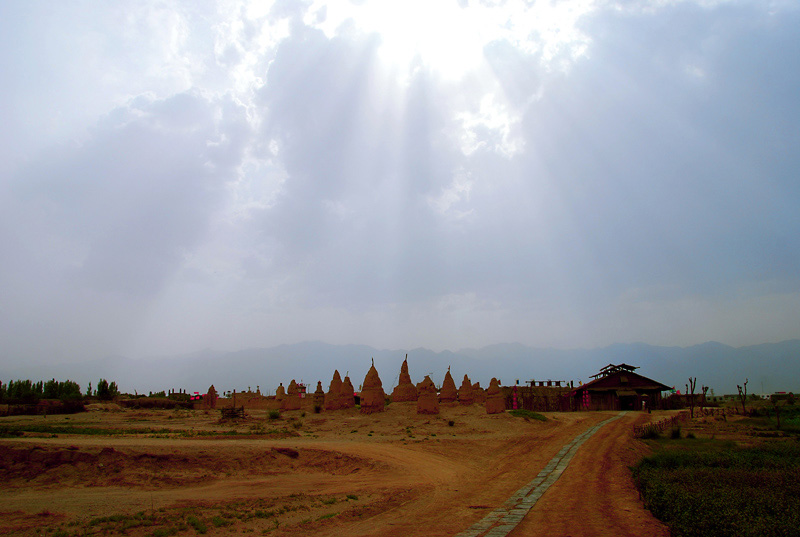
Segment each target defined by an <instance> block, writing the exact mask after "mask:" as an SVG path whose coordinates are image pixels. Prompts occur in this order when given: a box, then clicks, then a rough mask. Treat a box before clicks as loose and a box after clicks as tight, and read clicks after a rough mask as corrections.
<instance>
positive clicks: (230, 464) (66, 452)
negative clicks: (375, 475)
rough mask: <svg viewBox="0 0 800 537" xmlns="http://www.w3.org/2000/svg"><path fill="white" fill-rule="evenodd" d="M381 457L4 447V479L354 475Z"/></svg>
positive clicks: (143, 481) (134, 483) (67, 482)
mask: <svg viewBox="0 0 800 537" xmlns="http://www.w3.org/2000/svg"><path fill="white" fill-rule="evenodd" d="M379 467H380V464H379V463H377V462H376V461H371V460H366V459H361V458H358V457H355V456H351V455H345V454H342V453H338V452H334V451H327V450H321V449H310V448H309V449H294V448H287V447H277V448H269V449H259V450H256V449H252V450H246V451H243V450H236V449H230V450H228V449H226V450H215V451H213V452H210V451H206V450H202V449H200V450H195V449H191V448H190V449H184V450H182V451H181V452H163V453H151V452H140V451H134V450H119V449H114V448H112V447H104V448H102V449H99V450H98V449H90V448H87V449H82V448H79V447H77V446H69V447H49V446H47V447H42V446H33V447H29V446H27V445H19V446H9V445H0V480H1V481H2V482H3V484H4V486H5V487H7V488H20V487H30V486H31V485H33V486H40V487H50V486H59V487H62V486H87V487H99V486H109V485H114V486H126V487H146V488H150V487H163V486H178V485H191V484H193V483H201V482H208V481H213V480H215V479H218V478H222V477H230V476H231V475H237V474H247V475H251V476H252V475H276V474H280V473H287V472H297V471H301V472H325V473H327V474H333V475H337V474H350V473H352V472H353V471H358V470H361V469H365V468H369V469H375V468H379Z"/></svg>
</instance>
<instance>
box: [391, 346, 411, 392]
mask: <svg viewBox="0 0 800 537" xmlns="http://www.w3.org/2000/svg"><path fill="white" fill-rule="evenodd" d="M416 400H417V387H416V386H414V383H413V382H411V375H409V374H408V355H407V354H406V359H405V360H403V365H401V366H400V379H399V381H398V383H397V386H395V387H394V390H392V402H393V403H398V402H401V401H416Z"/></svg>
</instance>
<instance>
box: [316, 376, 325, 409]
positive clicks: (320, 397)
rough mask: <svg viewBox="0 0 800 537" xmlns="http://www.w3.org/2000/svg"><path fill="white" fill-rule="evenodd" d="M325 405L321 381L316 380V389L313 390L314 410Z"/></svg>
mask: <svg viewBox="0 0 800 537" xmlns="http://www.w3.org/2000/svg"><path fill="white" fill-rule="evenodd" d="M324 407H325V392H324V391H323V390H322V381H320V380H318V381H317V391H315V392H314V409H315V410H314V411H315V412H317V409H319V410H322V409H323V408H324Z"/></svg>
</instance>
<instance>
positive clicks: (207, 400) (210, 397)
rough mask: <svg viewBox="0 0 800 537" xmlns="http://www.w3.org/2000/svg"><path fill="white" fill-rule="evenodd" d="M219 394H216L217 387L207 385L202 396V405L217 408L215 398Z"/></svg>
mask: <svg viewBox="0 0 800 537" xmlns="http://www.w3.org/2000/svg"><path fill="white" fill-rule="evenodd" d="M218 398H219V396H218V395H217V389H216V388H214V385H213V384H212V385H211V386H209V387H208V393H207V394H206V396H205V397H203V406H205V408H209V409H210V408H217V399H218Z"/></svg>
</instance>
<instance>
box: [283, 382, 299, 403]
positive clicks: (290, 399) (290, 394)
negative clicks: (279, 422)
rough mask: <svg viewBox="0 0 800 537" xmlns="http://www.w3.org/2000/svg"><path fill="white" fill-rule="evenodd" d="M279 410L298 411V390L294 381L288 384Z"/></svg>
mask: <svg viewBox="0 0 800 537" xmlns="http://www.w3.org/2000/svg"><path fill="white" fill-rule="evenodd" d="M281 410H300V390H299V389H298V388H297V383H296V382H295V381H294V379H292V382H290V383H289V388H288V389H287V390H286V397H284V398H283V400H282V401H281Z"/></svg>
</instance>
